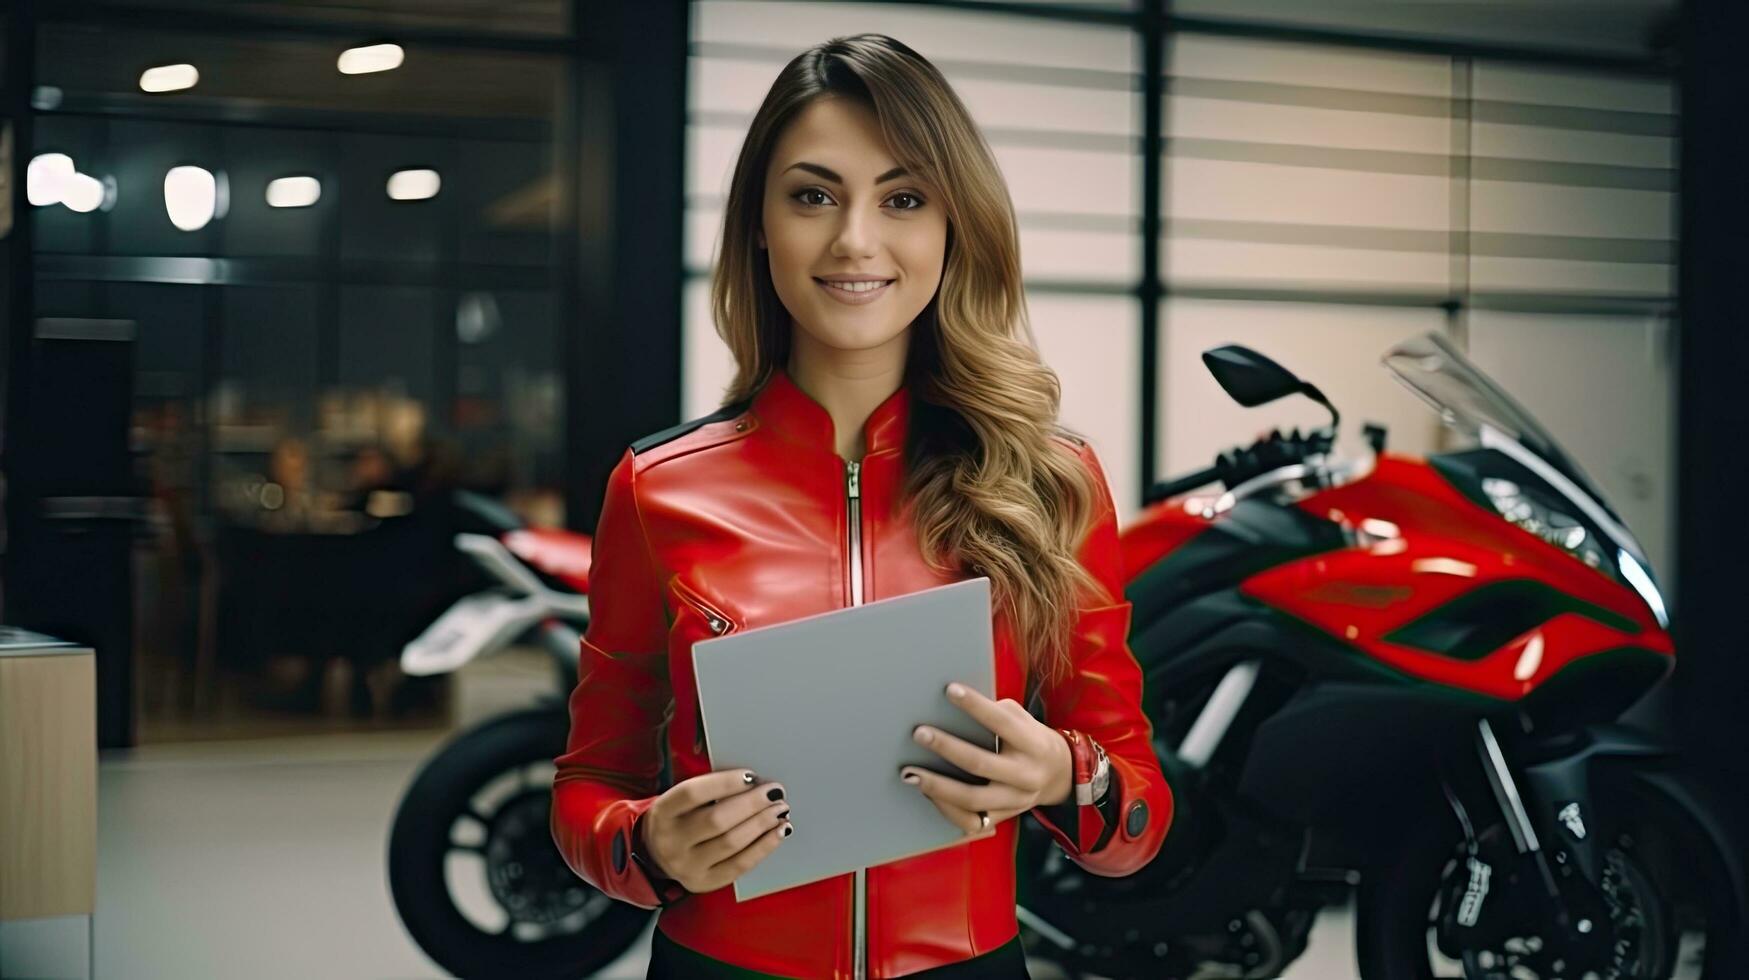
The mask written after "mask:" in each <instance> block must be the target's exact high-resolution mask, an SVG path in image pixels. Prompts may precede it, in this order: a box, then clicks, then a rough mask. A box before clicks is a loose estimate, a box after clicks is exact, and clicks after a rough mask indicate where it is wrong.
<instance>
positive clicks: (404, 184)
mask: <svg viewBox="0 0 1749 980" xmlns="http://www.w3.org/2000/svg"><path fill="white" fill-rule="evenodd" d="M441 186H443V178H441V177H439V176H438V175H437V171H435V170H400V171H396V172H395V173H393V174H391V175H389V197H390V198H391V199H393V200H396V201H423V200H425V199H427V198H432V197H436V196H437V189H438V188H439V187H441Z"/></svg>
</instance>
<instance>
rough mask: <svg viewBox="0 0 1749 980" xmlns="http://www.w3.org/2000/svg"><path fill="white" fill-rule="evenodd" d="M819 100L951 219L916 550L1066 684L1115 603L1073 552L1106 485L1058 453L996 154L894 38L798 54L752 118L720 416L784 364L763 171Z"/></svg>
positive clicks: (917, 428) (923, 438)
mask: <svg viewBox="0 0 1749 980" xmlns="http://www.w3.org/2000/svg"><path fill="white" fill-rule="evenodd" d="M822 96H839V97H847V98H852V99H857V100H860V101H861V102H862V103H863V104H865V105H867V106H869V107H870V108H871V109H872V110H873V111H874V114H875V116H876V117H877V118H878V119H879V121H880V127H881V133H882V135H883V136H884V137H885V139H886V142H887V146H888V147H889V149H890V150H891V152H892V153H893V155H894V156H895V157H896V158H897V160H898V162H899V163H900V164H901V165H902V166H904V167H906V168H907V169H908V170H910V171H911V172H912V173H914V174H917V175H918V176H919V177H921V178H922V179H924V180H926V181H928V182H929V183H931V184H933V185H934V186H935V187H936V188H937V189H938V191H939V199H940V200H941V202H942V205H943V206H944V207H945V208H946V211H947V219H948V233H947V254H946V258H945V262H944V266H943V270H942V277H941V287H940V289H939V291H938V292H937V293H936V295H935V297H934V298H933V299H931V300H930V302H929V305H928V306H927V307H925V308H924V310H923V312H922V313H921V314H919V315H918V317H917V319H916V320H915V321H914V322H913V323H912V325H911V330H912V335H911V340H910V345H909V350H910V355H909V357H908V363H907V365H906V381H905V383H906V384H907V385H908V386H909V387H910V389H911V397H912V411H911V425H910V429H909V437H908V440H907V443H908V444H907V446H906V450H905V457H906V458H905V467H906V469H905V480H904V486H903V487H902V495H903V496H902V499H908V500H910V501H911V502H912V504H913V513H914V516H915V520H916V524H917V534H918V543H919V545H920V546H921V549H922V552H923V555H924V557H925V560H926V561H927V562H928V563H929V564H930V566H931V567H932V568H935V569H936V570H937V571H946V570H949V569H955V570H962V571H964V570H970V571H975V572H978V573H980V574H985V575H988V576H989V578H990V584H991V594H992V597H993V600H994V602H995V604H996V608H997V610H998V611H999V612H1002V613H1005V614H1006V615H1007V616H1008V617H1009V622H1010V624H1011V626H1012V627H1013V632H1014V637H1015V640H1016V641H1017V642H1018V643H1019V645H1020V648H1021V651H1022V654H1021V655H1022V656H1023V657H1024V658H1026V663H1027V665H1028V667H1029V668H1034V669H1029V674H1030V675H1031V676H1033V677H1034V678H1036V679H1038V680H1040V681H1046V680H1048V681H1049V682H1051V683H1055V682H1057V681H1060V680H1061V679H1063V678H1065V677H1066V676H1067V675H1068V671H1069V668H1070V659H1069V652H1070V651H1069V640H1070V635H1071V632H1072V629H1073V626H1074V622H1075V617H1076V611H1077V609H1078V608H1079V607H1080V605H1081V593H1082V592H1083V591H1086V592H1090V593H1092V594H1094V595H1102V594H1103V590H1102V588H1101V587H1100V585H1099V583H1098V581H1097V580H1096V579H1094V578H1093V576H1092V575H1090V574H1089V573H1088V572H1087V570H1086V569H1085V568H1083V567H1082V565H1081V563H1080V561H1079V560H1078V558H1077V554H1076V553H1077V551H1078V550H1079V548H1080V545H1081V543H1082V541H1083V540H1084V538H1085V537H1086V533H1087V530H1088V526H1089V525H1090V524H1091V522H1092V520H1093V518H1094V517H1095V516H1096V515H1095V509H1096V507H1097V505H1098V501H1099V488H1098V486H1097V485H1096V484H1095V482H1094V479H1093V476H1092V473H1091V472H1090V471H1089V470H1088V469H1087V468H1086V467H1085V466H1084V465H1082V463H1081V461H1080V460H1079V459H1077V458H1076V456H1075V455H1074V454H1072V453H1070V452H1067V451H1065V450H1064V448H1063V447H1061V446H1057V445H1053V444H1052V442H1053V439H1054V438H1055V437H1056V436H1057V435H1058V434H1059V433H1061V432H1063V430H1062V429H1061V427H1060V426H1059V425H1058V424H1057V410H1058V404H1059V402H1060V401H1061V388H1060V386H1059V384H1058V381H1057V376H1056V374H1055V373H1054V372H1053V371H1051V369H1050V368H1048V367H1046V366H1045V365H1044V364H1043V363H1042V362H1041V361H1040V360H1039V357H1038V353H1037V351H1036V349H1035V345H1034V342H1033V338H1032V328H1031V325H1030V323H1029V321H1028V319H1027V312H1026V299H1025V295H1024V293H1023V292H1022V289H1021V273H1020V243H1019V236H1018V233H1017V231H1016V228H1015V221H1014V206H1013V203H1012V202H1011V201H1010V199H1009V196H1008V187H1007V185H1006V184H1005V183H1004V182H1003V180H1002V174H1001V171H1000V170H999V169H998V168H997V166H996V160H995V157H994V156H993V155H992V154H991V152H990V148H989V145H988V144H987V143H985V142H984V137H983V134H982V133H981V132H979V130H978V127H977V124H976V123H975V122H973V121H972V118H971V114H970V113H969V112H967V111H966V108H965V106H964V105H963V104H962V103H961V102H960V100H959V97H958V96H957V95H955V94H954V92H953V89H952V88H951V87H950V86H949V85H948V83H947V79H945V78H943V77H942V75H941V73H940V72H939V71H938V70H937V69H936V68H935V66H934V65H932V64H930V63H929V62H928V61H926V60H925V59H924V58H923V57H922V56H921V55H919V54H917V53H916V52H915V51H912V50H911V49H910V48H908V47H906V46H905V45H903V44H901V43H899V42H898V41H895V40H893V39H892V38H890V37H886V36H884V35H880V34H859V35H856V36H854V37H845V38H835V39H833V40H831V41H828V42H826V43H824V44H820V45H816V46H815V47H812V48H810V49H808V50H806V51H804V52H802V53H801V54H799V55H797V56H796V57H795V59H794V60H792V61H791V62H790V63H789V64H788V65H786V66H784V69H783V71H782V72H781V73H779V74H778V76H777V80H776V81H775V82H773V83H772V86H771V90H770V91H769V92H767V93H766V96H765V100H764V102H763V103H761V104H760V106H759V111H758V112H757V113H755V114H754V117H753V122H752V125H751V126H750V127H749V129H748V133H747V139H746V141H745V142H744V143H743V144H742V145H741V153H740V157H739V158H738V159H737V160H736V161H735V173H734V177H733V179H732V180H731V182H730V186H729V199H728V203H727V207H726V210H725V212H724V216H723V237H722V241H721V244H720V246H719V248H718V256H717V263H716V275H715V279H714V280H713V282H712V284H711V310H712V314H713V316H714V318H715V320H716V327H717V333H718V334H719V335H720V336H721V337H722V338H723V340H724V342H725V343H727V344H728V346H729V350H730V352H731V353H732V354H733V355H734V358H735V366H736V372H735V379H734V381H732V382H731V383H730V385H729V387H728V390H727V392H726V393H725V395H724V398H723V404H724V405H730V404H734V403H737V402H740V401H743V400H745V399H747V398H750V397H752V395H753V393H754V392H756V391H757V390H758V389H759V388H760V387H761V386H762V385H764V384H765V382H766V380H767V379H769V378H770V376H771V373H772V371H773V370H775V369H776V368H777V367H778V366H780V365H783V364H786V363H787V361H788V359H789V349H790V317H789V314H788V312H787V311H786V310H785V309H784V307H783V305H782V303H781V302H780V301H779V299H778V296H777V292H776V289H775V287H774V286H773V285H772V282H771V271H770V267H769V264H768V257H767V255H766V254H765V252H764V251H763V250H761V249H760V248H759V246H758V238H757V234H758V229H759V227H760V219H761V209H762V206H763V201H764V195H765V170H766V167H767V166H768V165H769V162H770V157H771V152H772V148H773V146H775V145H776V142H777V139H778V136H779V135H780V134H781V133H782V131H783V128H784V126H785V125H786V124H787V123H788V122H789V121H790V119H791V118H793V117H794V116H795V114H796V113H797V112H798V111H799V110H800V109H801V108H802V107H804V106H805V105H807V104H808V103H810V102H812V101H813V100H814V99H816V98H820V97H822ZM1095 601H1100V600H1095ZM1103 601H1107V602H1111V601H1117V600H1116V597H1110V596H1106V597H1104V600H1103ZM1041 663H1042V665H1043V667H1044V670H1043V676H1040V675H1041V672H1040V671H1039V670H1037V669H1036V668H1038V667H1039V666H1040V665H1041ZM1029 686H1030V685H1029Z"/></svg>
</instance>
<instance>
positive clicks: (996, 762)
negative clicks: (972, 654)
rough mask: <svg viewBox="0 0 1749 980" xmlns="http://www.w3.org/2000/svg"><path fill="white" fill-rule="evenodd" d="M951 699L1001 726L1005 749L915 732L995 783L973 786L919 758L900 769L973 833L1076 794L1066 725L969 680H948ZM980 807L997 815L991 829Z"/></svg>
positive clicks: (997, 729)
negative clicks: (1046, 720) (919, 764)
mask: <svg viewBox="0 0 1749 980" xmlns="http://www.w3.org/2000/svg"><path fill="white" fill-rule="evenodd" d="M947 699H948V700H949V701H952V702H953V703H954V704H955V705H956V706H958V707H959V708H960V709H961V710H963V711H964V712H965V713H966V714H969V715H971V716H972V718H973V719H974V720H976V721H977V722H978V723H979V724H981V725H983V726H984V727H985V728H988V729H989V730H990V731H992V732H994V733H996V735H997V736H998V737H999V739H1000V741H999V742H998V743H997V744H998V748H999V751H997V752H991V751H990V750H989V749H986V748H983V747H982V746H978V745H973V744H972V743H970V742H967V741H966V740H964V739H961V738H956V737H955V736H953V735H951V734H949V733H947V732H944V731H942V730H940V729H938V728H933V727H930V726H928V725H919V726H917V728H916V729H915V730H913V731H912V733H911V737H912V738H913V739H915V740H916V741H917V744H919V745H923V746H926V747H927V748H929V749H931V750H932V751H934V752H935V754H937V755H939V756H941V757H942V758H943V759H946V760H947V761H949V762H951V763H953V764H954V765H956V766H958V767H960V768H961V769H963V770H964V771H966V772H968V773H970V774H972V775H974V776H982V777H984V778H985V779H988V780H989V781H990V782H989V784H988V785H985V786H974V785H972V784H970V783H963V782H960V781H959V780H957V779H953V778H951V777H948V776H943V775H939V774H937V773H933V772H929V771H928V770H924V769H918V768H916V767H914V766H906V767H905V768H903V769H902V770H900V773H899V774H900V776H901V778H903V779H904V780H905V781H906V782H908V783H912V784H913V785H915V786H916V787H917V788H918V789H919V790H921V791H922V792H923V795H924V796H927V797H929V801H930V802H931V803H934V804H935V808H936V809H937V810H940V811H941V814H942V816H944V817H946V818H947V819H948V820H949V821H951V822H952V823H953V824H954V826H956V827H959V828H960V829H961V830H964V831H965V832H966V834H967V835H968V836H972V837H987V836H989V835H991V834H994V833H995V832H996V825H997V824H999V823H1001V822H1002V821H1004V820H1007V819H1008V818H1009V817H1013V816H1016V815H1018V814H1021V813H1025V812H1026V811H1028V810H1030V809H1032V808H1033V807H1035V806H1046V805H1051V804H1055V803H1061V802H1062V801H1063V800H1066V799H1068V798H1069V795H1070V793H1071V792H1072V791H1073V788H1074V787H1073V781H1074V774H1075V760H1074V756H1073V754H1072V753H1071V752H1070V751H1069V743H1068V742H1067V741H1066V740H1065V739H1064V738H1063V736H1062V734H1061V733H1059V732H1058V731H1057V730H1056V729H1054V728H1051V727H1050V726H1048V725H1045V724H1043V723H1041V722H1040V721H1039V720H1038V719H1037V718H1034V717H1033V716H1032V714H1031V713H1030V712H1028V711H1027V710H1026V709H1025V708H1024V707H1022V706H1021V704H1020V702H1018V701H1015V700H1014V699H1013V698H1003V699H1002V700H1000V701H992V700H990V699H989V698H987V697H985V696H984V695H982V694H980V693H979V692H978V691H976V690H973V689H972V688H970V687H968V686H966V685H964V684H949V685H948V687H947ZM980 810H982V811H984V812H985V813H988V814H989V815H990V829H989V830H987V831H981V830H980V822H979V820H978V811H980Z"/></svg>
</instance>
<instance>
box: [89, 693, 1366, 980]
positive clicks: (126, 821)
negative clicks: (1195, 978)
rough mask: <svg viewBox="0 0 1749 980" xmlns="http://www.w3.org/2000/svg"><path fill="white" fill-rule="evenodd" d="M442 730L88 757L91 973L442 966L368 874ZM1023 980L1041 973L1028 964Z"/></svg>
mask: <svg viewBox="0 0 1749 980" xmlns="http://www.w3.org/2000/svg"><path fill="white" fill-rule="evenodd" d="M510 667H511V664H510V663H508V662H506V663H503V664H502V666H501V667H500V668H499V670H500V671H503V670H509V669H510ZM481 668H487V669H481ZM518 676H528V674H526V673H524V672H522V671H514V672H512V673H509V674H506V673H502V672H499V671H494V670H491V669H489V665H478V668H470V669H469V679H468V682H467V686H465V687H464V688H463V690H462V693H463V694H464V695H465V696H464V697H461V698H459V699H458V703H459V705H460V707H459V709H458V710H459V711H460V713H461V716H462V718H461V720H462V721H463V722H464V723H465V722H466V721H467V720H468V719H469V718H471V717H483V716H484V715H486V714H489V713H491V712H492V711H494V710H500V709H501V708H502V707H507V706H509V704H505V703H504V702H506V701H509V702H510V703H515V702H514V701H513V700H511V699H514V698H517V697H521V696H523V693H522V692H519V690H518V682H517V681H516V679H515V678H516V677H518ZM443 737H444V735H443V734H442V733H438V732H424V733H420V732H383V733H354V734H343V735H322V736H305V737H299V738H283V739H256V740H248V741H211V742H199V743H194V742H190V743H178V744H168V745H156V746H144V747H141V748H138V749H134V750H131V751H126V752H106V753H104V755H103V759H102V762H101V765H100V770H99V841H98V848H99V849H98V876H97V877H98V881H97V915H96V920H95V929H96V935H95V947H96V949H95V957H96V976H97V977H98V978H99V980H109V978H117V980H123V978H125V980H205V978H214V980H228V978H233V977H250V978H251V980H280V978H286V980H293V978H295V980H308V978H310V977H323V978H333V980H344V978H372V980H386V978H427V977H431V978H435V977H442V976H444V975H445V974H444V973H443V972H442V971H441V970H440V969H439V968H438V967H437V966H436V965H435V964H433V963H432V962H431V961H430V960H428V959H427V958H426V957H425V955H424V954H423V953H422V952H420V950H419V949H418V948H417V947H416V946H415V945H414V944H413V943H412V941H411V940H410V939H409V938H408V937H407V934H406V933H405V931H403V929H402V928H401V924H400V921H399V920H398V919H397V918H396V916H395V911H394V908H393V906H392V904H391V903H390V899H389V892H388V884H387V882H386V880H385V876H384V839H385V834H386V830H387V828H388V826H389V823H390V820H391V818H392V816H393V814H394V812H395V806H396V803H397V800H398V799H399V797H400V795H401V792H402V790H403V789H404V788H405V786H406V784H407V782H408V780H409V779H410V777H411V775H412V774H413V772H414V770H415V769H416V768H417V766H418V764H419V762H420V760H421V759H423V758H424V757H425V756H426V755H427V754H428V753H429V752H431V751H432V749H433V748H435V746H436V745H437V744H438V743H439V742H440V741H441V740H442V738H443ZM648 956H649V936H648V932H647V931H646V934H645V936H644V937H643V938H642V939H641V940H640V941H639V942H638V943H637V944H636V945H635V946H633V948H632V949H631V950H630V951H628V952H627V953H626V955H625V956H624V957H622V958H621V959H620V960H619V961H618V962H616V963H614V964H613V965H611V966H610V967H609V968H608V969H607V970H606V971H604V972H603V973H600V974H598V975H597V976H599V977H603V978H609V980H641V978H642V977H643V976H644V967H645V964H646V963H647V961H648ZM1352 964H1353V957H1352V953H1351V939H1350V933H1349V919H1348V916H1347V915H1345V914H1334V915H1330V916H1327V917H1325V918H1324V919H1323V920H1322V921H1321V922H1320V924H1319V926H1318V928H1317V931H1316V932H1315V933H1314V936H1313V942H1312V948H1311V950H1310V952H1309V953H1308V955H1307V956H1306V957H1305V958H1304V959H1302V960H1301V961H1300V962H1299V963H1298V964H1296V965H1295V966H1294V968H1293V969H1291V970H1290V971H1289V972H1288V973H1287V974H1286V975H1285V976H1286V977H1287V978H1288V980H1347V978H1351V977H1353V976H1354V970H1353V965H1352ZM1035 980H1046V977H1045V974H1044V972H1043V971H1042V970H1041V971H1040V972H1039V974H1038V975H1037V976H1036V977H1035Z"/></svg>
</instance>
